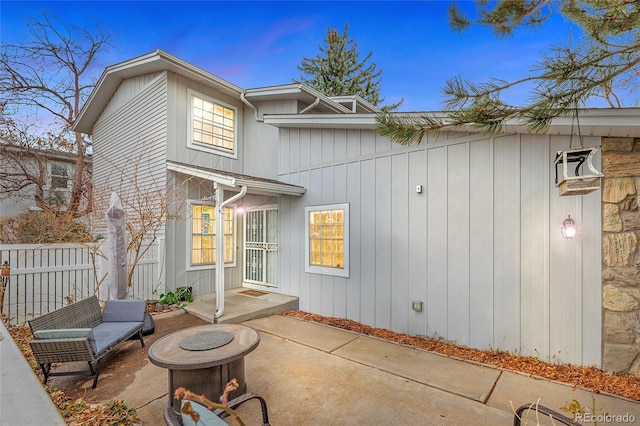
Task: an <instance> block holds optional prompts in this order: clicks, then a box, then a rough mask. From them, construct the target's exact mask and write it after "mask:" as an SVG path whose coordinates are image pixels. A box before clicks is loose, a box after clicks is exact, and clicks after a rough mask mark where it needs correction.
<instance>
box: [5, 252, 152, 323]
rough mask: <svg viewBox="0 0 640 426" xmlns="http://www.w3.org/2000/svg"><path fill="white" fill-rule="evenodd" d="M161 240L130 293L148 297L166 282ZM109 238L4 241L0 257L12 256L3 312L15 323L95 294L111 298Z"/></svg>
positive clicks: (139, 268)
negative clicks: (83, 241) (67, 241)
mask: <svg viewBox="0 0 640 426" xmlns="http://www.w3.org/2000/svg"><path fill="white" fill-rule="evenodd" d="M163 247H164V244H163V241H162V240H160V241H156V242H155V243H153V244H152V246H151V248H150V249H149V250H148V251H147V253H145V255H144V257H143V258H142V259H141V260H140V261H139V263H138V265H137V266H136V268H135V270H134V272H133V274H134V275H133V277H134V279H133V283H134V284H133V285H132V287H131V288H130V289H129V295H130V297H131V298H132V299H140V300H144V299H150V298H152V297H153V291H154V289H156V288H157V287H158V286H162V285H163V282H164V275H163V268H162V265H163V263H164V262H163V260H162V253H163ZM103 248H106V242H105V241H103V242H101V243H98V244H47V245H40V244H0V263H5V262H9V266H10V268H11V271H10V275H9V278H8V280H7V284H6V289H5V295H4V303H3V304H2V313H4V314H5V315H7V316H8V317H9V319H10V321H11V323H13V324H24V323H25V322H26V321H28V320H29V319H31V318H34V317H37V316H39V315H42V314H45V313H47V312H51V311H54V310H56V309H58V308H60V307H62V306H64V305H67V304H69V303H73V302H74V301H76V300H81V299H84V298H86V297H89V296H91V295H93V294H97V295H98V298H99V299H100V300H106V299H108V298H109V285H108V282H107V271H108V267H107V265H108V260H107V258H106V255H105V252H106V249H105V250H103Z"/></svg>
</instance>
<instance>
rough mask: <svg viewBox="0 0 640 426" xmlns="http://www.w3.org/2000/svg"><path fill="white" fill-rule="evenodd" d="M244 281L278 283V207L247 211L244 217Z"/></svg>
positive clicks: (265, 283) (246, 282) (262, 284)
mask: <svg viewBox="0 0 640 426" xmlns="http://www.w3.org/2000/svg"><path fill="white" fill-rule="evenodd" d="M244 282H245V284H249V285H251V284H253V285H257V286H267V287H277V286H278V210H277V207H269V208H262V209H258V210H247V212H246V213H245V216H244Z"/></svg>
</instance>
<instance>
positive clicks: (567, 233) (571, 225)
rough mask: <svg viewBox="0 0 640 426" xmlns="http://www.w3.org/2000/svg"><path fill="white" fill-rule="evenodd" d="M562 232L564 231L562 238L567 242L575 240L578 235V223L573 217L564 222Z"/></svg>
mask: <svg viewBox="0 0 640 426" xmlns="http://www.w3.org/2000/svg"><path fill="white" fill-rule="evenodd" d="M561 231H562V238H564V239H565V240H573V239H574V238H575V237H576V233H577V228H576V221H575V220H573V219H571V215H569V216H568V217H567V218H566V219H565V220H564V221H563V222H562V229H561Z"/></svg>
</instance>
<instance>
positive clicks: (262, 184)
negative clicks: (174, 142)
mask: <svg viewBox="0 0 640 426" xmlns="http://www.w3.org/2000/svg"><path fill="white" fill-rule="evenodd" d="M167 170H171V171H173V172H177V173H182V174H185V175H189V176H195V177H198V178H200V179H206V180H210V181H212V182H216V183H218V184H221V185H225V186H228V187H231V188H240V187H242V186H246V187H247V192H248V193H249V194H262V195H293V196H297V197H300V196H302V195H303V194H304V193H305V192H306V191H307V190H306V188H304V187H302V186H297V185H291V184H288V183H284V182H278V181H275V180H272V179H265V178H260V177H254V176H246V175H239V174H236V173H227V172H224V171H220V170H212V169H203V168H198V167H192V166H187V165H185V164H180V163H172V162H167Z"/></svg>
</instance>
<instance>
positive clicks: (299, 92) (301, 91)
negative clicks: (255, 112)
mask: <svg viewBox="0 0 640 426" xmlns="http://www.w3.org/2000/svg"><path fill="white" fill-rule="evenodd" d="M245 97H246V98H247V99H251V100H254V101H269V100H276V99H292V98H293V99H298V100H304V101H306V102H312V101H313V100H315V99H319V100H320V102H321V104H322V106H323V107H325V108H326V109H328V110H329V111H332V112H336V113H350V112H351V110H350V109H349V108H347V107H345V106H344V105H341V104H340V103H338V102H334V101H333V99H331V98H330V97H328V96H326V95H324V94H322V93H320V92H318V91H317V90H315V89H313V88H311V87H309V86H306V85H304V84H301V83H292V84H283V85H281V86H268V87H258V88H254V89H247V90H246V91H245Z"/></svg>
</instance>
